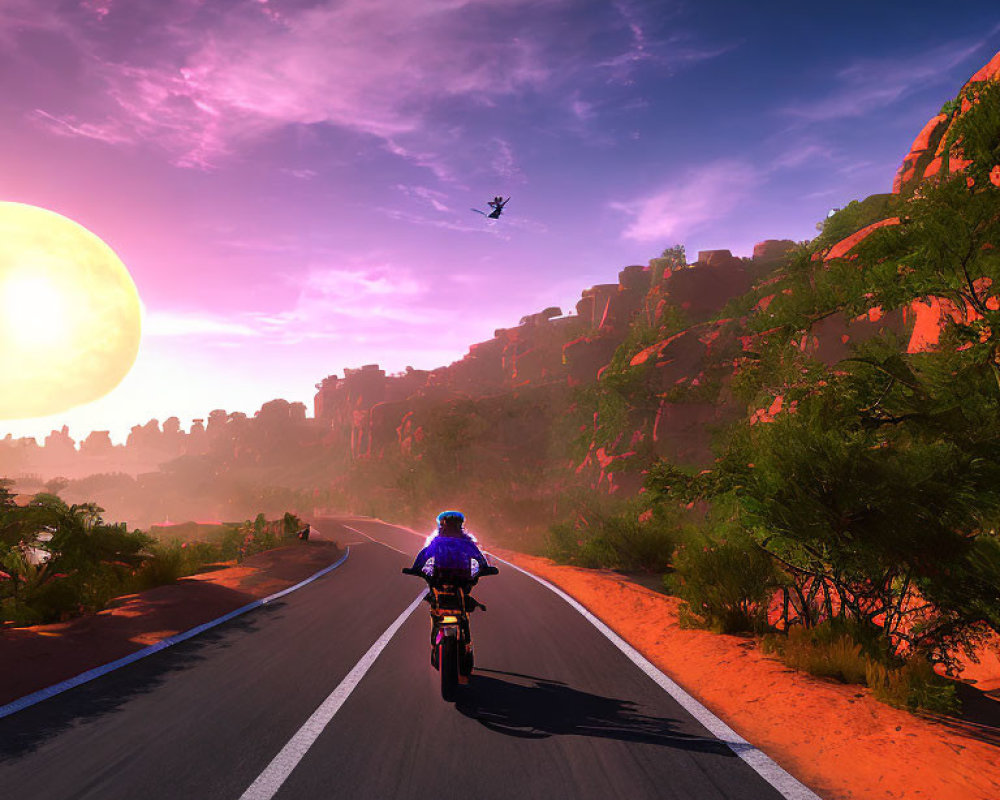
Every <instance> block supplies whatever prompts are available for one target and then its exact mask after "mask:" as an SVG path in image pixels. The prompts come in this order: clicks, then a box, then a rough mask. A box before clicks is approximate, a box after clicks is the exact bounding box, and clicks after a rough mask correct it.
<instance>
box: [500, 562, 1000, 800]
mask: <svg viewBox="0 0 1000 800" xmlns="http://www.w3.org/2000/svg"><path fill="white" fill-rule="evenodd" d="M497 552H498V553H499V555H501V556H502V557H503V558H507V559H508V560H510V561H512V562H513V563H515V564H517V565H518V566H522V567H524V568H525V569H528V570H530V571H531V572H533V573H535V574H536V575H538V576H539V577H542V578H545V579H546V580H548V581H551V582H552V583H554V584H556V585H558V586H559V587H560V588H562V589H563V590H564V591H566V592H567V593H568V594H570V595H572V596H573V597H575V598H576V599H577V600H578V601H580V602H581V603H583V604H584V605H585V606H586V607H587V608H588V609H590V611H591V612H592V613H594V614H595V615H596V616H598V617H600V618H601V619H602V620H604V622H605V623H607V624H608V625H609V626H610V627H611V628H613V629H614V630H615V631H617V632H618V633H619V634H620V635H621V636H622V637H623V638H625V639H627V640H628V641H629V642H630V643H631V644H632V645H633V646H634V647H636V648H637V649H639V650H640V651H642V653H643V655H645V656H646V657H647V658H648V659H650V661H652V662H653V663H654V664H656V665H657V666H658V667H659V668H660V669H661V670H663V671H664V672H665V673H666V674H668V675H669V676H670V677H672V678H673V679H675V680H676V681H677V682H678V683H680V684H681V685H682V686H684V687H685V689H687V690H688V692H690V693H691V694H693V695H694V696H695V697H697V698H698V699H699V700H700V701H701V702H702V703H703V704H704V705H706V706H707V707H708V708H710V709H711V710H712V711H713V712H714V713H715V714H716V715H718V716H719V717H721V718H722V719H723V720H725V721H726V723H727V724H728V725H729V726H730V727H732V728H733V729H734V730H736V731H737V732H738V733H740V734H741V735H742V736H744V737H745V738H746V739H747V740H748V741H750V742H752V743H753V744H755V745H757V746H758V747H760V748H761V749H762V750H764V751H765V752H766V753H768V754H769V755H771V756H772V757H773V758H774V759H775V760H776V761H777V762H778V763H779V764H781V765H782V766H783V767H784V768H785V769H787V770H788V771H789V772H791V773H792V774H793V775H795V776H796V777H797V778H798V779H799V780H801V781H802V782H803V783H805V784H807V785H808V786H810V787H811V788H812V789H813V790H814V791H816V792H817V793H818V794H820V795H821V796H822V797H824V798H836V799H837V800H840V799H841V798H842V799H843V800H848V798H850V800H890V798H907V799H908V800H909V799H910V798H913V799H917V798H925V799H926V800H997V798H1000V747H997V746H996V745H995V744H989V743H988V742H987V741H984V740H982V739H980V738H976V736H975V734H974V732H973V733H972V734H971V735H970V734H966V733H963V732H962V730H960V729H959V728H960V725H958V724H955V723H952V724H945V723H944V722H937V721H934V720H930V719H925V718H921V717H917V716H914V715H913V714H910V713H908V712H906V711H901V710H898V709H895V708H891V707H889V706H886V705H884V704H882V703H880V702H878V701H877V700H875V699H873V698H872V697H871V696H870V694H869V692H868V690H867V689H864V688H862V687H857V686H847V685H843V684H837V683H832V682H826V681H823V680H820V679H817V678H814V677H812V676H810V675H806V674H803V673H799V672H794V671H792V670H790V669H789V668H787V667H785V666H784V665H783V664H782V663H781V662H779V661H777V660H776V659H774V658H771V657H768V656H766V655H764V654H763V653H761V652H760V650H759V649H758V648H757V646H756V644H755V642H754V641H753V640H752V639H748V638H742V637H738V636H725V635H719V634H714V633H710V632H708V631H701V630H685V629H682V628H681V627H680V626H679V625H678V622H677V609H678V604H679V601H678V600H677V599H676V598H673V597H668V596H666V595H662V594H659V593H657V592H654V591H651V590H649V589H646V588H643V587H642V586H638V585H637V584H635V583H632V582H630V581H628V580H627V579H625V578H623V577H622V576H620V575H618V574H616V573H614V572H610V571H606V570H587V569H578V568H575V567H566V566H560V565H557V564H554V563H553V562H552V561H549V560H548V559H544V558H537V557H534V556H527V555H520V554H517V553H508V552H504V551H497ZM989 666H990V665H989V663H987V662H984V664H983V665H982V666H981V667H980V669H981V670H983V671H984V673H985V670H986V669H987V668H988V667H989Z"/></svg>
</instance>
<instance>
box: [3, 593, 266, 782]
mask: <svg viewBox="0 0 1000 800" xmlns="http://www.w3.org/2000/svg"><path fill="white" fill-rule="evenodd" d="M283 605H284V603H282V602H275V603H272V604H270V605H267V606H262V607H260V608H258V609H256V610H255V611H254V613H252V614H246V615H244V616H239V617H236V618H235V619H232V620H229V621H228V622H225V623H223V624H222V625H220V626H219V627H217V628H212V629H211V630H208V631H205V632H204V633H201V634H199V635H198V636H195V637H194V638H192V639H189V640H187V641H184V642H180V643H178V644H176V645H174V646H172V647H169V648H167V649H165V650H162V651H161V652H159V653H156V654H154V655H152V656H149V657H147V658H143V659H140V660H139V661H136V662H134V663H132V664H129V665H127V666H125V667H122V668H120V669H117V670H115V671H113V672H110V673H108V674H107V675H104V676H102V677H100V678H97V679H96V680H93V681H91V682H89V683H85V684H82V685H80V686H77V687H75V688H73V689H70V690H69V691H67V692H65V693H63V694H59V695H56V696H54V697H50V698H48V699H47V700H43V701H41V702H40V703H38V704H37V705H34V706H30V707H28V708H26V709H24V710H23V711H18V712H17V713H15V714H12V715H10V716H9V717H4V718H2V719H0V763H3V762H4V761H6V760H8V759H12V758H16V757H18V756H21V755H24V754H26V753H30V752H32V751H33V750H35V749H37V748H38V747H39V746H41V745H42V744H44V743H46V742H47V741H49V740H51V739H52V738H54V737H55V736H57V735H59V734H60V733H63V732H64V731H67V730H69V729H71V728H74V727H77V726H80V725H83V724H89V723H93V722H95V721H96V720H99V719H100V718H102V717H105V716H107V715H111V714H115V713H118V712H119V711H121V710H122V709H123V708H124V707H125V706H127V705H128V704H129V702H130V701H131V700H133V699H134V698H136V697H138V696H141V695H145V694H149V693H150V692H153V691H156V689H158V688H159V687H160V686H162V685H163V684H164V683H166V682H167V681H168V680H169V679H170V677H171V676H172V675H174V674H176V673H178V672H182V671H184V670H186V669H189V668H190V667H192V666H194V665H195V664H197V663H199V662H202V661H204V660H206V659H210V658H211V657H212V655H213V654H214V653H217V652H218V651H219V649H222V648H227V647H229V646H231V645H232V644H233V643H234V641H235V639H234V638H233V634H234V633H238V632H249V631H253V630H255V629H256V628H257V627H258V626H259V625H260V624H261V622H263V620H264V617H265V616H266V615H268V614H273V613H275V612H277V611H279V610H280V609H281V608H282V607H283ZM150 724H155V721H153V720H151V721H150Z"/></svg>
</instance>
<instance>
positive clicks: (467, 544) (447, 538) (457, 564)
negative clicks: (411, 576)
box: [413, 511, 489, 586]
mask: <svg viewBox="0 0 1000 800" xmlns="http://www.w3.org/2000/svg"><path fill="white" fill-rule="evenodd" d="M437 526H438V528H437V533H435V534H434V536H432V537H431V538H430V539H429V540H428V541H427V543H426V545H425V546H424V549H423V550H421V551H420V552H419V553H417V558H416V560H415V561H414V562H413V569H414V570H419V571H420V572H422V573H423V574H424V575H426V576H427V577H428V580H429V581H430V582H431V583H434V581H435V579H437V580H442V579H446V578H447V579H451V580H452V581H458V582H461V583H464V584H467V585H468V586H475V584H476V582H477V581H478V580H479V578H478V577H477V576H478V574H479V572H480V570H482V569H484V568H485V567H488V566H489V562H488V561H487V560H486V556H484V555H483V554H482V551H480V549H479V547H478V546H477V545H476V540H475V539H474V538H473V537H472V536H471V535H470V534H469V533H468V532H467V531H466V530H465V515H464V514H463V513H462V512H461V511H442V512H441V513H440V514H438V516H437ZM431 559H433V561H432V560H431ZM472 562H475V566H473V564H472ZM463 578H464V579H463Z"/></svg>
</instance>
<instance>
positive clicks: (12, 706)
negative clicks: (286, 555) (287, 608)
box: [0, 547, 351, 719]
mask: <svg viewBox="0 0 1000 800" xmlns="http://www.w3.org/2000/svg"><path fill="white" fill-rule="evenodd" d="M350 554H351V548H350V547H348V548H346V549H345V551H344V555H342V556H341V557H340V558H339V559H337V561H336V562H334V563H333V564H331V565H330V566H328V567H324V568H323V569H321V570H320V571H319V572H317V573H315V574H314V575H310V576H309V577H308V578H306V579H305V580H304V581H300V582H299V583H296V584H295V585H294V586H289V587H288V588H287V589H282V590H281V591H280V592H275V593H274V594H272V595H268V596H267V597H264V598H262V599H260V600H254V601H253V602H252V603H248V604H247V605H245V606H241V607H240V608H237V609H236V610H235V611H230V612H229V613H228V614H224V615H223V616H221V617H218V618H216V619H213V620H211V621H210V622H205V623H203V624H201V625H198V626H197V627H194V628H190V629H189V630H186V631H183V632H181V633H178V634H175V635H174V636H168V637H167V638H166V639H161V640H160V641H158V642H156V643H155V644H151V645H150V646H149V647H144V648H143V649H142V650H137V651H136V652H134V653H130V654H129V655H127V656H124V657H123V658H119V659H118V660H117V661H110V662H108V663H107V664H102V665H101V666H99V667H94V668H93V669H90V670H87V671H86V672H81V673H80V674H79V675H76V676H74V677H72V678H67V679H66V680H64V681H62V682H60V683H57V684H54V685H52V686H49V687H48V688H46V689H39V690H38V691H37V692H32V693H31V694H26V695H25V696H24V697H20V698H18V699H17V700H14V701H12V702H10V703H8V704H7V705H5V706H0V719H3V718H4V717H9V716H10V715H11V714H16V713H17V712H18V711H21V710H22V709H25V708H28V707H29V706H33V705H35V704H36V703H40V702H42V700H47V699H48V698H50V697H54V696H55V695H57V694H62V693H63V692H65V691H67V690H69V689H73V688H74V687H76V686H80V685H81V684H84V683H88V682H89V681H92V680H94V679H95V678H99V677H101V676H102V675H107V674H108V673H109V672H113V671H114V670H116V669H120V668H121V667H124V666H126V665H128V664H131V663H132V662H134V661H138V660H139V659H142V658H146V656H151V655H153V653H158V652H160V650H165V649H166V648H168V647H170V646H172V645H175V644H177V643H178V642H183V641H185V640H186V639H190V638H191V637H192V636H197V635H198V634H199V633H203V632H205V631H207V630H208V629H209V628H214V627H215V626H216V625H221V624H222V623H223V622H228V621H229V620H231V619H232V618H233V617H238V616H240V615H241V614H245V613H246V612H248V611H252V610H253V609H255V608H259V607H260V606H264V605H267V604H268V603H273V602H274V601H275V600H277V599H278V598H280V597H284V596H285V595H286V594H290V593H291V592H294V591H295V590H297V589H301V588H302V587H303V586H305V585H306V584H309V583H312V582H313V581H314V580H316V579H317V578H322V577H323V576H324V575H326V574H327V573H328V572H332V571H333V570H335V569H336V568H337V567H339V566H340V565H341V564H343V563H344V562H345V561H346V560H347V557H348V556H349V555H350Z"/></svg>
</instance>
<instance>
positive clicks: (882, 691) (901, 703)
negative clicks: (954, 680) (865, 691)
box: [865, 657, 959, 714]
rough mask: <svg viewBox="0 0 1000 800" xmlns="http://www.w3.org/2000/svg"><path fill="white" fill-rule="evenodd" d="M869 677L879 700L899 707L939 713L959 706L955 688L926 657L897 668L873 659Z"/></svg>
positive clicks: (868, 669)
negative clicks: (937, 671)
mask: <svg viewBox="0 0 1000 800" xmlns="http://www.w3.org/2000/svg"><path fill="white" fill-rule="evenodd" d="M865 679H866V682H867V683H868V687H869V688H870V689H871V690H872V695H873V696H874V697H875V698H876V699H877V700H881V701H882V702H883V703H888V704H889V705H891V706H896V707H897V708H909V709H923V710H926V711H932V712H935V713H938V714H954V713H955V712H957V711H958V709H959V701H958V697H957V695H956V693H955V687H954V686H953V685H952V684H951V683H949V682H948V681H947V680H945V679H944V678H942V677H941V676H940V675H938V674H937V673H936V672H935V671H934V667H933V666H931V664H930V662H928V661H927V660H926V659H923V658H919V657H918V658H912V659H910V660H909V661H907V662H906V663H905V664H904V665H903V666H902V667H898V668H896V669H892V668H889V667H886V666H885V665H884V664H880V663H879V662H877V661H869V663H868V668H867V671H866V676H865Z"/></svg>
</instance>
